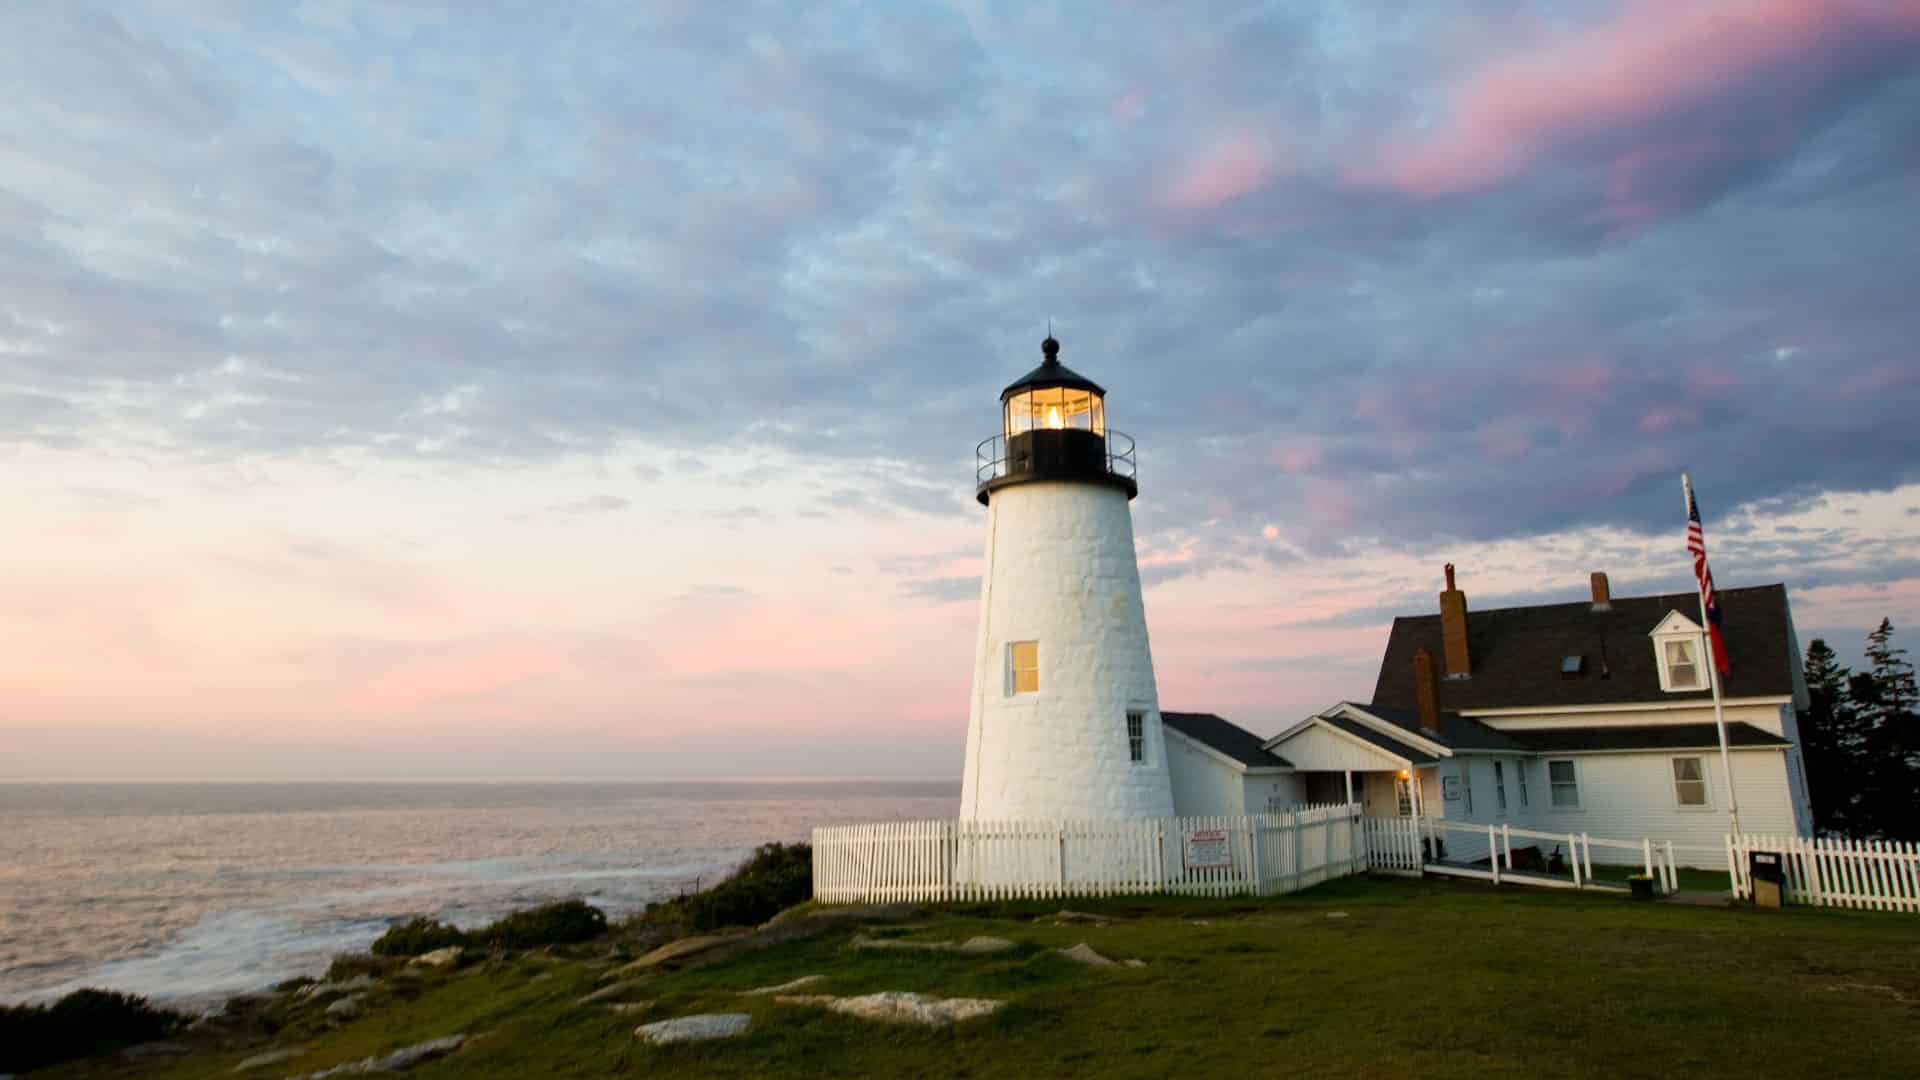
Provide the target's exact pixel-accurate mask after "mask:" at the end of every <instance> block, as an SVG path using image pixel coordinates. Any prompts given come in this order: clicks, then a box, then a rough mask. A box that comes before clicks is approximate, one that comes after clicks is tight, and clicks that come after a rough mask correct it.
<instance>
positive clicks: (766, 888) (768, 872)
mask: <svg viewBox="0 0 1920 1080" xmlns="http://www.w3.org/2000/svg"><path fill="white" fill-rule="evenodd" d="M812 896H813V848H811V847H810V846H808V845H806V844H762V845H760V846H759V847H758V848H755V849H754V852H753V856H752V857H751V858H749V859H748V860H747V861H746V862H745V863H744V864H742V865H741V866H740V868H739V869H738V870H735V871H734V872H733V873H732V874H730V875H728V876H727V877H726V878H724V879H722V880H721V881H720V882H719V883H718V884H716V885H714V886H713V887H712V888H710V889H705V890H702V891H700V892H697V893H694V894H692V895H691V896H681V897H676V898H674V899H672V900H667V901H664V902H662V903H658V904H654V905H651V906H650V907H648V908H647V912H646V915H645V917H644V921H645V922H682V923H686V924H687V925H689V926H691V927H693V928H694V929H696V930H714V929H718V928H719V927H722V926H758V925H759V924H761V923H763V922H766V921H767V920H768V919H771V918H773V917H774V916H775V915H777V914H779V913H780V912H782V911H784V910H786V909H787V908H790V907H792V906H793V905H795V904H799V903H803V902H805V901H806V900H808V899H811V898H812Z"/></svg>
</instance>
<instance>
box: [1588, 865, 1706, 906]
mask: <svg viewBox="0 0 1920 1080" xmlns="http://www.w3.org/2000/svg"><path fill="white" fill-rule="evenodd" d="M1646 872H1647V868H1646V867H1644V866H1608V865H1603V864H1601V863H1594V864H1593V878H1594V880H1595V881H1611V882H1615V883H1617V884H1621V885H1624V884H1626V882H1627V875H1629V874H1644V873H1646ZM1679 878H1680V888H1681V889H1682V890H1683V891H1686V892H1717V893H1721V894H1723V895H1725V896H1726V897H1727V898H1728V899H1729V900H1731V899H1732V898H1733V893H1732V892H1731V891H1729V890H1730V883H1729V882H1728V881H1727V872H1726V871H1725V870H1695V869H1694V868H1693V867H1690V866H1682V867H1679Z"/></svg>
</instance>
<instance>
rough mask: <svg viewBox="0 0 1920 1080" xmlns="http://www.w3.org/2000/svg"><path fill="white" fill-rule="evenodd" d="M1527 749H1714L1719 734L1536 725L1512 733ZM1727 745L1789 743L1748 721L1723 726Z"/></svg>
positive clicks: (1654, 727)
mask: <svg viewBox="0 0 1920 1080" xmlns="http://www.w3.org/2000/svg"><path fill="white" fill-rule="evenodd" d="M1514 734H1515V735H1516V736H1518V737H1519V738H1520V739H1521V740H1522V741H1523V742H1525V743H1526V745H1527V748H1528V749H1530V750H1532V751H1534V752H1535V753H1539V754H1565V753H1576V752H1579V751H1583V750H1589V751H1590V750H1718V749H1719V748H1720V735H1719V733H1718V732H1716V731H1714V729H1713V725H1712V724H1635V725H1631V726H1627V727H1617V726H1607V727H1579V728H1538V729H1534V730H1531V731H1517V732H1514ZM1727 745H1728V746H1792V745H1793V744H1792V743H1790V742H1788V741H1787V740H1785V739H1783V738H1781V737H1780V736H1778V735H1775V734H1773V733H1772V732H1770V731H1762V730H1760V729H1759V728H1757V727H1754V726H1753V725H1752V724H1742V723H1733V724H1728V725H1727Z"/></svg>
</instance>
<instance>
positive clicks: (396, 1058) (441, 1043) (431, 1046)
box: [296, 1035, 467, 1080]
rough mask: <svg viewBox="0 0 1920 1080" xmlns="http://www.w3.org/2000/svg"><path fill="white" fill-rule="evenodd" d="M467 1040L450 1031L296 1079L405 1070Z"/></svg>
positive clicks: (308, 1079)
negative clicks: (383, 1053)
mask: <svg viewBox="0 0 1920 1080" xmlns="http://www.w3.org/2000/svg"><path fill="white" fill-rule="evenodd" d="M466 1041H467V1037H466V1036H465V1035H448V1036H446V1037H445V1038H440V1039H429V1040H427V1041H426V1042H423V1043H415V1044H414V1045H412V1046H409V1047H406V1048H404V1049H401V1050H395V1051H394V1052H393V1053H391V1054H385V1055H375V1056H373V1057H368V1058H362V1059H360V1060H359V1061H350V1062H348V1063H346V1064H345V1065H335V1066H334V1067H333V1068H331V1069H322V1070H320V1071H319V1072H314V1073H308V1074H306V1076H304V1077H298V1078H296V1080H329V1078H330V1077H335V1076H357V1075H361V1074H365V1073H383V1072H401V1071H404V1070H406V1069H411V1068H413V1067H414V1066H415V1065H418V1064H420V1063H421V1062H423V1061H432V1060H433V1059H434V1058H438V1057H445V1056H446V1055H448V1054H451V1053H453V1052H454V1051H455V1050H458V1049H460V1044H461V1043H464V1042H466Z"/></svg>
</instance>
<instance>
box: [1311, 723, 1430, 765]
mask: <svg viewBox="0 0 1920 1080" xmlns="http://www.w3.org/2000/svg"><path fill="white" fill-rule="evenodd" d="M1320 719H1321V720H1322V721H1324V722H1325V723H1327V724H1330V725H1332V726H1333V727H1336V728H1339V729H1340V730H1341V731H1344V732H1346V733H1347V734H1349V735H1353V736H1356V737H1358V738H1360V739H1364V740H1366V741H1367V742H1369V743H1372V744H1373V745H1374V746H1375V747H1377V748H1379V749H1381V750H1385V751H1386V752H1387V753H1389V754H1392V755H1393V756H1394V758H1395V759H1396V760H1395V762H1394V764H1395V766H1398V765H1399V764H1400V763H1401V762H1405V763H1407V764H1409V765H1432V764H1433V763H1434V762H1436V761H1438V760H1439V758H1436V757H1434V756H1433V755H1432V754H1429V753H1427V752H1426V751H1425V750H1422V749H1420V748H1419V747H1417V746H1411V745H1409V744H1407V743H1404V742H1401V741H1400V740H1399V739H1396V738H1394V737H1393V736H1391V735H1388V734H1387V733H1386V732H1384V731H1380V730H1378V729H1377V728H1372V727H1368V726H1367V725H1366V724H1363V723H1361V722H1360V721H1358V720H1351V719H1348V718H1347V717H1344V716H1322V717H1320Z"/></svg>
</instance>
